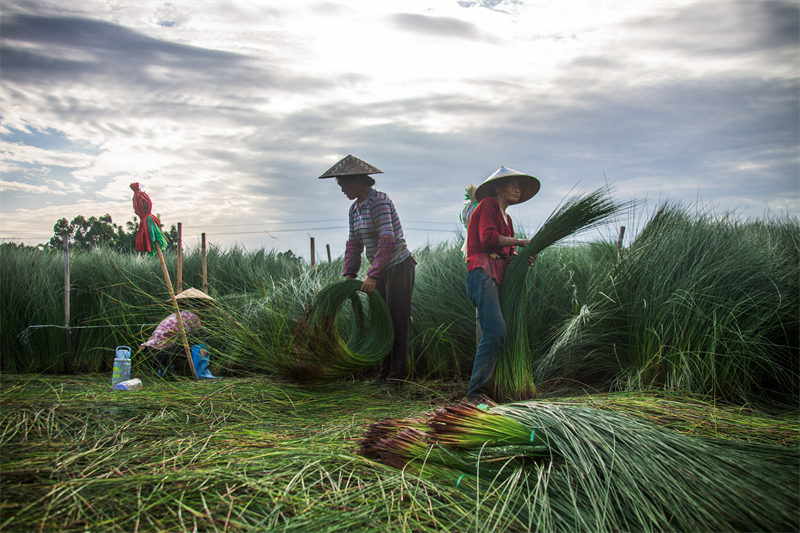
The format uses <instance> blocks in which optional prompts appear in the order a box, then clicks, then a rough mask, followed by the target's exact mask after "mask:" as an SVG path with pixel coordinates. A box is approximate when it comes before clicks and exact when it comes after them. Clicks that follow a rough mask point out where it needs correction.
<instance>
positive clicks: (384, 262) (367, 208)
mask: <svg viewBox="0 0 800 533" xmlns="http://www.w3.org/2000/svg"><path fill="white" fill-rule="evenodd" d="M375 173H381V171H380V170H378V169H377V168H375V167H373V166H372V165H370V164H369V163H366V162H364V161H362V160H360V159H358V158H356V157H353V156H351V155H348V156H347V157H345V158H344V159H342V160H341V161H339V163H337V164H336V165H334V166H333V167H331V168H330V169H329V170H328V171H327V172H326V173H325V174H323V175H322V176H320V178H329V177H330V178H332V177H335V178H336V181H337V183H338V184H339V187H340V188H341V189H342V192H343V193H344V195H345V196H347V198H348V199H350V200H354V202H353V204H352V205H351V206H350V213H349V227H350V233H349V236H348V239H347V244H346V246H345V252H344V270H343V272H342V275H343V276H344V277H346V278H355V277H356V276H357V275H358V271H359V269H360V268H361V254H362V253H366V256H367V260H368V261H369V263H370V266H369V268H368V269H367V272H366V274H367V275H366V277H365V278H364V281H363V283H362V284H361V290H362V291H364V292H366V293H371V292H372V291H373V290H375V289H377V290H378V292H380V294H381V296H383V299H384V300H385V301H386V305H387V306H388V307H389V313H390V314H391V316H392V323H393V325H394V343H393V344H392V351H391V352H389V354H388V355H387V356H386V357H385V358H384V360H383V363H382V365H381V378H382V379H385V380H387V382H388V383H390V384H394V385H399V384H400V383H402V381H403V380H405V379H406V378H407V374H408V330H409V326H410V323H411V293H412V291H413V290H414V271H415V265H416V261H415V260H414V257H413V256H412V255H411V252H410V251H409V249H408V246H407V245H406V241H405V236H404V234H403V227H402V225H401V223H400V217H398V215H397V211H396V210H395V208H394V204H393V203H392V200H391V199H390V198H389V196H387V195H386V193H383V192H380V191H377V190H375V189H373V188H372V186H373V185H374V184H375V180H374V179H373V178H372V177H371V176H370V175H369V174H375Z"/></svg>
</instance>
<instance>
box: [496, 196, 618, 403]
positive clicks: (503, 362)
mask: <svg viewBox="0 0 800 533" xmlns="http://www.w3.org/2000/svg"><path fill="white" fill-rule="evenodd" d="M623 209H624V206H622V205H620V204H617V203H615V202H613V201H612V200H611V198H610V196H609V191H608V189H607V188H606V187H603V188H600V189H597V190H596V191H594V192H591V193H588V194H586V195H583V196H581V195H576V196H574V197H572V198H569V199H567V200H566V201H565V202H564V203H563V204H562V205H561V207H559V208H558V209H557V210H556V211H554V212H553V213H552V214H551V215H550V216H549V217H548V219H547V220H546V221H545V223H544V224H543V225H542V227H541V228H540V229H539V231H537V232H536V234H535V235H534V236H533V237H532V238H531V241H530V243H529V244H528V246H526V247H524V248H521V249H520V250H519V251H518V253H517V256H516V257H515V258H514V259H513V260H512V261H511V264H509V266H508V271H507V272H506V275H505V278H504V280H503V284H502V286H501V288H500V305H501V308H502V311H503V317H504V318H505V321H506V327H507V333H506V342H505V344H504V345H503V351H502V353H501V355H500V358H499V359H498V361H497V366H496V368H495V372H494V375H493V376H492V388H493V395H494V397H495V398H496V399H498V400H525V399H529V398H533V397H534V396H535V394H536V387H535V385H534V382H533V371H532V363H533V361H532V358H533V354H532V353H531V346H530V343H529V339H528V333H527V329H526V327H527V320H526V317H525V309H526V306H525V301H526V300H527V299H528V298H531V297H534V298H535V296H536V295H532V294H530V293H529V292H528V291H527V289H526V276H527V273H528V268H529V267H528V260H529V259H530V258H531V257H532V256H535V255H538V254H539V253H540V252H542V250H544V249H545V248H547V247H548V246H550V245H552V244H555V243H556V242H558V241H560V240H562V239H564V238H566V237H569V236H570V235H574V234H575V233H577V232H579V231H582V230H586V229H589V228H591V227H594V226H597V225H599V224H601V223H603V222H605V221H607V220H608V219H609V217H611V216H613V215H616V214H619V213H620V211H622V210H623Z"/></svg>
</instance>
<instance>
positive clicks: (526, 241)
mask: <svg viewBox="0 0 800 533" xmlns="http://www.w3.org/2000/svg"><path fill="white" fill-rule="evenodd" d="M530 242H531V240H530V239H517V246H522V247H523V248H524V247H526V246H528V244H530Z"/></svg>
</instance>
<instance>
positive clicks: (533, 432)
mask: <svg viewBox="0 0 800 533" xmlns="http://www.w3.org/2000/svg"><path fill="white" fill-rule="evenodd" d="M535 434H536V430H535V429H532V430H531V443H533V436H534V435H535Z"/></svg>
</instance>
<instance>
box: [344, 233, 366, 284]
mask: <svg viewBox="0 0 800 533" xmlns="http://www.w3.org/2000/svg"><path fill="white" fill-rule="evenodd" d="M363 251H364V245H363V244H362V243H361V241H355V240H351V241H347V244H345V245H344V269H342V275H343V276H353V277H356V276H358V269H359V268H361V253H362V252H363Z"/></svg>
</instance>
